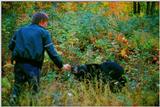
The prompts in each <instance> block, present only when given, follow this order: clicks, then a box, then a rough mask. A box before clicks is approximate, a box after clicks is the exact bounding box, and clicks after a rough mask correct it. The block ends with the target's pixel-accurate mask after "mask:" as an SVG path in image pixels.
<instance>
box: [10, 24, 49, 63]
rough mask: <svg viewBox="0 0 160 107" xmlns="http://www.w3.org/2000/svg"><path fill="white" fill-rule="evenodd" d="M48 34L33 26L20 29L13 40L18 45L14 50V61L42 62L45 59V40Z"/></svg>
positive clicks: (42, 29)
mask: <svg viewBox="0 0 160 107" xmlns="http://www.w3.org/2000/svg"><path fill="white" fill-rule="evenodd" d="M47 33H48V32H47V31H46V30H45V29H44V28H42V27H40V26H38V25H36V24H31V25H28V26H25V27H23V28H21V29H19V30H18V31H17V32H16V33H15V35H14V38H13V41H14V42H15V43H16V44H15V47H14V49H13V57H14V59H15V60H16V59H26V60H34V61H37V62H42V61H43V57H44V45H45V44H44V40H43V39H45V36H47V35H49V34H47ZM46 38H47V37H46Z"/></svg>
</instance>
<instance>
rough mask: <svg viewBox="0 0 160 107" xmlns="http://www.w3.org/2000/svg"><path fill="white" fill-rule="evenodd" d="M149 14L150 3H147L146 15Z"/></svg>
mask: <svg viewBox="0 0 160 107" xmlns="http://www.w3.org/2000/svg"><path fill="white" fill-rule="evenodd" d="M149 14H150V2H147V8H146V15H149Z"/></svg>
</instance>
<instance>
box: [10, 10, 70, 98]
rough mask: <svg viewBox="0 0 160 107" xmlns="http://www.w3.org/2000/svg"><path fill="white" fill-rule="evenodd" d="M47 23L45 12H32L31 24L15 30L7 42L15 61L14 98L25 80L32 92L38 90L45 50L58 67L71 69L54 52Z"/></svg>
mask: <svg viewBox="0 0 160 107" xmlns="http://www.w3.org/2000/svg"><path fill="white" fill-rule="evenodd" d="M47 23H48V16H47V15H46V14H45V13H36V14H34V15H33V17H32V24H30V25H28V26H25V27H22V28H20V29H19V30H17V31H16V32H15V34H14V35H13V37H12V39H11V41H10V43H9V49H10V50H11V51H12V60H14V61H15V67H14V76H15V77H14V79H15V83H14V87H13V93H12V98H14V99H16V98H17V97H18V96H19V94H20V92H21V91H22V85H23V84H24V83H25V82H28V83H29V85H30V87H31V89H32V90H33V92H32V93H33V94H35V93H37V92H38V90H39V77H40V69H41V68H42V63H43V60H44V51H45V50H46V51H47V53H48V55H49V56H50V58H51V59H52V60H53V61H54V63H55V64H56V65H57V67H58V68H59V69H62V70H70V69H71V66H70V65H69V64H64V65H63V63H62V59H61V58H60V56H59V55H58V53H57V52H56V50H55V48H54V44H53V43H52V39H51V37H50V34H49V32H48V31H47V30H46V29H45V27H47Z"/></svg>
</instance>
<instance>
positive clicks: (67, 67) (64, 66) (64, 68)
mask: <svg viewBox="0 0 160 107" xmlns="http://www.w3.org/2000/svg"><path fill="white" fill-rule="evenodd" d="M62 70H66V71H70V70H71V65H69V64H64V65H63V68H62Z"/></svg>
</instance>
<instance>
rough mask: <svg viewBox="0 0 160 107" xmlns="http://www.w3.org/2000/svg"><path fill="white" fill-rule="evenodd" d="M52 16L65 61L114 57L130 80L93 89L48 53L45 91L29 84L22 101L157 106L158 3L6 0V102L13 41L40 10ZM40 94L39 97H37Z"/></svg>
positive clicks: (51, 25)
mask: <svg viewBox="0 0 160 107" xmlns="http://www.w3.org/2000/svg"><path fill="white" fill-rule="evenodd" d="M38 11H43V12H46V13H47V14H48V15H49V18H50V21H49V26H48V28H47V29H48V30H49V31H50V33H51V36H52V40H53V42H54V44H55V46H56V49H57V51H58V52H59V54H60V55H61V56H62V58H63V60H64V63H70V64H72V65H74V64H84V63H101V62H103V61H105V60H114V61H116V62H118V63H119V64H120V65H122V66H123V67H124V69H125V73H126V77H127V80H128V82H127V84H126V86H125V87H124V89H123V91H122V92H121V93H111V92H110V90H109V88H108V84H106V86H104V87H105V89H104V90H103V91H102V87H98V86H97V87H93V86H92V84H89V85H87V84H86V83H85V82H78V81H76V80H74V76H73V75H72V74H71V73H70V72H60V71H59V70H58V69H57V68H56V66H54V63H53V62H52V61H51V60H50V58H49V57H48V55H47V54H46V55H45V60H44V65H43V69H42V76H41V92H40V93H39V94H38V96H34V97H33V96H31V95H30V93H29V91H28V90H29V89H28V88H25V90H24V92H23V93H22V95H21V96H20V102H19V105H30V104H31V102H32V105H41V106H43V105H48V106H49V105H88V106H89V105H120V106H123V105H127V106H131V105H143V106H145V105H158V104H159V52H160V51H159V44H158V43H159V41H158V40H159V3H158V2H37V1H36V2H18V1H16V2H4V1H3V2H2V27H1V28H2V105H10V104H9V96H10V93H11V90H12V86H13V83H14V79H13V78H14V77H13V65H11V64H10V57H11V52H10V51H9V50H8V43H9V40H10V38H11V36H12V35H13V33H14V32H15V30H17V29H18V28H20V27H22V26H24V25H28V24H30V21H31V17H32V15H33V14H34V13H35V12H38ZM35 97H38V100H37V99H36V98H35Z"/></svg>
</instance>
